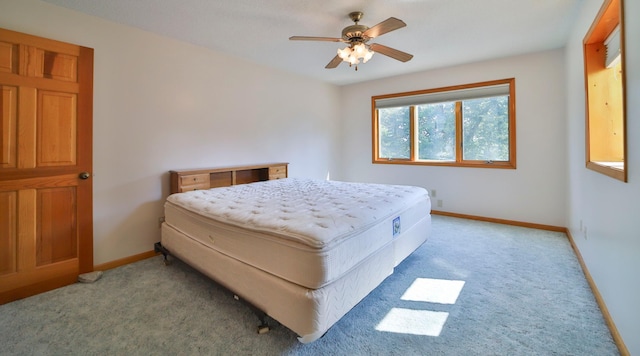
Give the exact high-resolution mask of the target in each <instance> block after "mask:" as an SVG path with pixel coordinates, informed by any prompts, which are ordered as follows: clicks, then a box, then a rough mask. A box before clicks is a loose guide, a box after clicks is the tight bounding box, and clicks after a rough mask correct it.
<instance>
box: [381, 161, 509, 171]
mask: <svg viewBox="0 0 640 356" xmlns="http://www.w3.org/2000/svg"><path fill="white" fill-rule="evenodd" d="M373 163H374V164H403V165H407V166H436V167H437V166H440V167H471V168H501V169H516V166H515V163H512V162H492V163H486V162H483V161H482V162H481V161H478V162H465V163H460V162H453V161H411V160H408V159H399V158H396V159H377V160H374V161H373Z"/></svg>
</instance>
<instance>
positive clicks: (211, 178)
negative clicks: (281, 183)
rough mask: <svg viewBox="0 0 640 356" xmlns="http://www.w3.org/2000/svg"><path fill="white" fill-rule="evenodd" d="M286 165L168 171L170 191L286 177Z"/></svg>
mask: <svg viewBox="0 0 640 356" xmlns="http://www.w3.org/2000/svg"><path fill="white" fill-rule="evenodd" d="M288 165H289V163H282V162H280V163H266V164H255V165H248V166H232V167H213V168H201V169H182V170H174V171H169V176H170V180H171V182H170V183H171V184H170V189H171V191H170V193H171V194H174V193H182V192H186V191H189V190H198V189H210V188H217V187H228V186H231V185H237V184H247V183H253V182H260V181H265V180H272V179H280V178H287V174H288V172H287V170H288V169H287V168H288Z"/></svg>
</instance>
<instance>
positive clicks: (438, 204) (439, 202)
mask: <svg viewBox="0 0 640 356" xmlns="http://www.w3.org/2000/svg"><path fill="white" fill-rule="evenodd" d="M436 205H437V206H438V208H442V199H438V201H437V202H436Z"/></svg>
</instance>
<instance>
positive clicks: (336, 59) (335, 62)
mask: <svg viewBox="0 0 640 356" xmlns="http://www.w3.org/2000/svg"><path fill="white" fill-rule="evenodd" d="M341 62H342V58H340V56H338V55H336V56H335V57H333V59H332V60H331V62H329V64H327V66H326V67H325V68H327V69H331V68H335V67H337V66H338V65H339V64H340V63H341Z"/></svg>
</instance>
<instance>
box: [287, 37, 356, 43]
mask: <svg viewBox="0 0 640 356" xmlns="http://www.w3.org/2000/svg"><path fill="white" fill-rule="evenodd" d="M289 39H290V40H291V41H326V42H344V40H343V39H342V38H336V37H312V36H291V37H289Z"/></svg>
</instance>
